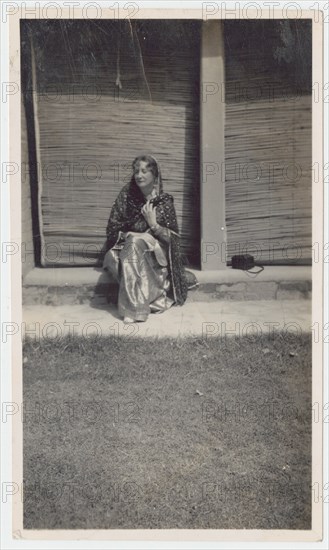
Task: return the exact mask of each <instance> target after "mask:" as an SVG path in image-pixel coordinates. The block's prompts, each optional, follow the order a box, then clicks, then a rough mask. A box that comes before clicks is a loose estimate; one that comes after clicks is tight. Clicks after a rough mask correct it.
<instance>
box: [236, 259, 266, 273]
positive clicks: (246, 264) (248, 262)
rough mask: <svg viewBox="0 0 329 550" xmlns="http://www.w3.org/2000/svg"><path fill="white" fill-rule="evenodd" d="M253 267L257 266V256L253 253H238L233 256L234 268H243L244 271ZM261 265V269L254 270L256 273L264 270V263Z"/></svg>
mask: <svg viewBox="0 0 329 550" xmlns="http://www.w3.org/2000/svg"><path fill="white" fill-rule="evenodd" d="M253 267H256V264H255V258H254V257H253V256H251V254H237V255H236V256H232V268H233V269H243V270H244V271H249V270H250V269H252V268H253ZM257 267H259V271H256V272H255V271H253V272H252V273H254V274H255V275H256V274H257V273H260V272H261V271H263V269H264V267H263V266H262V265H259V266H257Z"/></svg>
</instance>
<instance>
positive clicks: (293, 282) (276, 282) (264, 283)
mask: <svg viewBox="0 0 329 550" xmlns="http://www.w3.org/2000/svg"><path fill="white" fill-rule="evenodd" d="M190 271H192V272H193V273H194V274H195V275H196V277H197V279H198V282H199V284H198V286H197V287H195V288H194V289H192V290H190V292H189V297H188V301H189V302H213V301H216V300H218V301H225V300H226V301H232V300H234V301H248V300H249V301H251V300H300V299H310V298H311V293H312V268H311V266H269V267H265V269H264V271H262V272H261V273H259V274H258V275H252V274H250V273H247V272H245V271H241V270H237V269H232V268H230V267H228V268H226V269H224V270H221V271H198V270H193V269H191V270H190ZM117 293H118V286H117V284H116V283H115V282H114V281H113V280H112V279H111V278H110V277H109V275H108V274H107V273H105V272H104V271H103V270H102V269H101V268H90V267H82V268H78V267H73V268H58V267H56V268H35V269H33V270H32V271H31V272H30V273H28V274H27V276H26V277H25V279H24V281H23V304H26V305H33V304H43V305H54V306H59V305H66V304H68V305H69V304H72V305H74V304H75V305H77V304H86V303H90V304H91V305H96V304H101V303H104V304H105V303H116V300H117Z"/></svg>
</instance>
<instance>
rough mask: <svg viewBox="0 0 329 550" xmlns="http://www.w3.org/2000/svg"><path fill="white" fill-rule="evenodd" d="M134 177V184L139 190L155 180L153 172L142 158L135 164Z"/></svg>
mask: <svg viewBox="0 0 329 550" xmlns="http://www.w3.org/2000/svg"><path fill="white" fill-rule="evenodd" d="M134 178H135V181H136V184H137V185H138V187H139V188H140V189H141V190H143V189H144V188H145V187H148V186H151V185H153V184H154V181H155V177H154V174H153V172H151V170H150V168H149V167H148V165H147V162H145V161H142V160H141V161H140V162H139V163H138V164H136V166H135V169H134Z"/></svg>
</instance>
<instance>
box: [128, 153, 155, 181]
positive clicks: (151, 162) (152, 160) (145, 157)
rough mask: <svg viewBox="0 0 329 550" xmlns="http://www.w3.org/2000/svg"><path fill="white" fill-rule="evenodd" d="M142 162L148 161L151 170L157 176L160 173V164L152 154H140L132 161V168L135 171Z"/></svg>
mask: <svg viewBox="0 0 329 550" xmlns="http://www.w3.org/2000/svg"><path fill="white" fill-rule="evenodd" d="M140 162H147V166H148V168H149V169H150V170H151V172H152V174H153V175H154V177H155V178H157V177H158V175H159V170H158V165H157V162H156V160H155V158H153V157H151V155H140V156H139V157H136V158H135V160H134V161H133V163H132V169H133V171H135V168H136V166H137V165H138V164H139V163H140Z"/></svg>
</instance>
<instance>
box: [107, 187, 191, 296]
mask: <svg viewBox="0 0 329 550" xmlns="http://www.w3.org/2000/svg"><path fill="white" fill-rule="evenodd" d="M151 202H152V203H153V204H154V206H156V219H157V223H158V224H159V225H160V226H162V227H166V228H167V229H169V230H170V242H169V244H168V263H169V276H170V280H171V289H172V295H173V299H174V301H175V303H176V304H178V305H182V304H184V302H185V300H186V297H187V289H188V286H187V280H186V275H185V271H184V266H183V262H182V254H181V250H180V237H179V234H178V225H177V219H176V212H175V207H174V199H173V197H172V196H171V195H169V194H168V193H164V192H163V191H162V186H160V189H159V194H158V195H157V196H156V197H155V198H153V199H152V200H151ZM145 203H146V198H145V197H144V195H143V193H142V192H141V191H140V189H139V188H138V186H137V185H136V183H135V180H134V179H133V178H132V180H131V182H130V183H128V184H127V185H125V186H124V187H123V188H122V189H121V191H120V193H119V195H118V197H117V199H116V201H115V203H114V205H113V207H112V210H111V214H110V219H109V221H108V224H107V229H106V234H107V243H106V251H107V250H109V249H110V248H112V247H113V246H114V245H115V243H116V242H117V239H118V236H119V231H122V232H123V233H126V232H127V231H135V232H136V233H143V232H145V231H147V229H148V228H149V226H148V224H147V222H146V221H145V219H144V216H143V214H142V213H141V209H142V207H143V205H144V204H145Z"/></svg>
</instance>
